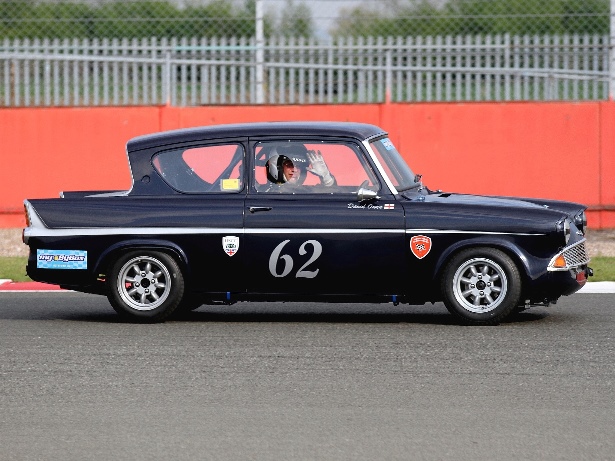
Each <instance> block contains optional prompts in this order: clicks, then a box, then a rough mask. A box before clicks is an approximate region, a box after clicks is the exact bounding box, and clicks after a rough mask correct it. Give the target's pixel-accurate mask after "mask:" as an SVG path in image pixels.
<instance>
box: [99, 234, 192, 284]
mask: <svg viewBox="0 0 615 461" xmlns="http://www.w3.org/2000/svg"><path fill="white" fill-rule="evenodd" d="M139 249H141V250H145V249H147V250H153V251H162V252H165V253H168V254H170V255H171V256H173V257H174V258H175V259H176V260H177V262H178V264H179V266H180V268H181V270H182V273H183V274H184V276H185V277H189V275H190V265H189V264H188V256H187V255H186V253H185V252H184V250H183V249H182V248H181V247H180V246H179V245H177V244H176V243H173V242H171V241H168V240H162V239H130V240H123V241H121V242H117V243H115V244H114V245H112V246H110V247H109V248H107V249H106V250H105V251H103V253H102V254H101V255H100V257H99V258H98V260H97V261H96V264H95V266H94V273H95V274H106V273H107V271H108V270H109V267H110V265H111V264H113V262H114V261H115V259H116V255H117V254H118V253H125V252H126V251H132V250H139Z"/></svg>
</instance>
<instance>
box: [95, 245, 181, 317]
mask: <svg viewBox="0 0 615 461" xmlns="http://www.w3.org/2000/svg"><path fill="white" fill-rule="evenodd" d="M107 289H108V295H107V297H108V299H109V302H110V303H111V306H113V309H115V311H116V312H117V313H118V314H120V315H121V316H122V317H125V318H127V319H130V320H132V321H137V322H161V321H163V320H164V319H166V318H167V317H168V316H169V315H171V314H172V313H173V312H174V311H175V309H177V306H179V304H180V302H181V300H182V297H183V295H184V277H183V275H182V272H181V270H180V269H179V266H178V264H177V262H176V261H175V259H173V258H172V257H171V256H169V255H168V254H166V253H162V252H159V251H149V250H139V251H131V252H129V253H127V254H125V255H123V256H121V257H120V258H118V260H117V261H116V262H115V264H113V267H112V268H111V271H110V272H109V277H108V281H107Z"/></svg>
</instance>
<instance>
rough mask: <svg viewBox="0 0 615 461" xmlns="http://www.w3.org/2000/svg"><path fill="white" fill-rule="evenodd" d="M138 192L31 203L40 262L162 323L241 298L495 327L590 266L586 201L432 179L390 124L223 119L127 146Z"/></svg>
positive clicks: (32, 268) (568, 287)
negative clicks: (424, 178) (379, 306)
mask: <svg viewBox="0 0 615 461" xmlns="http://www.w3.org/2000/svg"><path fill="white" fill-rule="evenodd" d="M127 152H128V161H129V164H130V170H131V172H132V181H133V184H132V188H131V189H130V190H127V191H87V192H86V191H82V192H63V193H61V194H60V198H51V199H32V200H25V202H24V204H25V212H26V218H27V227H26V228H25V229H24V242H25V243H26V244H27V245H29V247H30V255H29V259H28V265H27V273H28V275H29V276H30V277H31V278H32V279H33V280H37V281H41V282H48V283H52V284H58V285H60V286H62V287H64V288H67V289H71V290H76V291H81V292H87V293H97V294H102V295H106V296H107V297H108V298H109V301H110V303H111V305H112V306H113V308H114V309H115V310H116V311H117V312H118V313H119V314H121V315H123V316H126V317H127V318H130V319H132V320H136V321H149V322H152V321H162V320H164V319H165V318H167V317H168V316H169V315H171V314H172V313H173V312H176V311H178V310H189V309H195V308H197V307H199V306H201V305H203V304H209V303H229V304H230V303H234V302H236V301H249V300H260V301H265V300H267V301H293V300H295V301H296V300H302V301H320V302H342V301H343V302H353V301H357V302H358V301H361V302H383V303H393V304H397V303H409V304H424V303H427V302H438V301H443V302H444V304H445V305H446V307H447V308H448V310H449V311H450V312H451V313H452V314H454V315H455V316H456V317H457V318H458V320H459V321H460V322H463V323H470V324H496V323H498V322H500V321H502V320H503V319H504V318H506V317H507V316H508V315H509V314H511V313H513V312H515V311H518V310H522V309H524V308H526V307H528V306H530V305H536V304H541V305H547V304H549V303H552V302H555V301H556V300H557V299H558V298H559V297H560V296H562V295H570V294H572V293H574V292H576V291H577V290H579V288H581V287H582V286H583V284H584V283H585V282H586V280H587V277H588V276H589V275H591V269H590V268H589V267H588V265H587V264H588V262H589V258H588V255H587V251H586V248H585V237H584V233H585V227H586V220H585V208H586V207H585V206H583V205H580V204H576V203H569V202H563V201H553V200H539V199H527V198H523V199H517V198H507V197H487V196H473V195H460V194H454V193H443V192H442V191H439V190H438V191H434V190H430V189H429V188H428V187H426V186H424V185H423V184H422V182H421V178H420V176H419V175H416V174H414V173H413V172H412V170H411V169H410V168H409V166H408V165H407V164H406V163H405V161H404V160H403V159H402V156H401V155H400V154H399V153H398V151H397V150H396V149H395V146H394V145H393V143H392V142H391V141H390V139H389V138H388V136H387V133H386V132H385V131H384V130H382V129H381V128H379V127H377V126H374V125H369V124H361V123H345V122H272V123H251V124H236V125H220V126H211V127H200V128H192V129H183V130H175V131H169V132H163V133H156V134H151V135H146V136H141V137H138V138H135V139H132V140H130V141H129V142H128V144H127Z"/></svg>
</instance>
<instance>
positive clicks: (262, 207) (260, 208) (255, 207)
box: [250, 206, 272, 213]
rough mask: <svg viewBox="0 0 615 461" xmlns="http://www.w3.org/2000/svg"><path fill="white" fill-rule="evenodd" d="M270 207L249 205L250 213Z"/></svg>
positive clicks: (267, 209) (269, 208)
mask: <svg viewBox="0 0 615 461" xmlns="http://www.w3.org/2000/svg"><path fill="white" fill-rule="evenodd" d="M271 210H272V208H271V207H270V206H251V207H250V213H256V212H257V211H271Z"/></svg>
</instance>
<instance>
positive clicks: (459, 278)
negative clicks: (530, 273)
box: [441, 247, 521, 325]
mask: <svg viewBox="0 0 615 461" xmlns="http://www.w3.org/2000/svg"><path fill="white" fill-rule="evenodd" d="M441 289H442V295H443V297H444V304H445V305H446V308H447V309H448V310H449V312H450V313H451V314H453V315H455V316H456V317H457V318H459V319H461V320H462V322H464V323H468V324H474V325H495V324H497V323H499V322H500V321H502V320H503V319H504V318H506V317H507V316H508V315H510V314H511V312H513V310H514V309H515V308H516V307H517V306H518V304H519V300H520V298H521V275H520V273H519V269H518V267H517V266H516V264H515V263H514V261H513V260H512V259H511V258H510V257H509V256H508V255H507V254H506V253H504V252H502V251H500V250H497V249H495V248H487V247H485V248H471V249H467V250H464V251H461V252H460V253H458V254H457V255H455V256H454V257H453V258H452V259H451V260H450V261H449V262H448V264H447V265H446V267H445V269H444V273H443V277H442V282H441Z"/></svg>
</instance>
